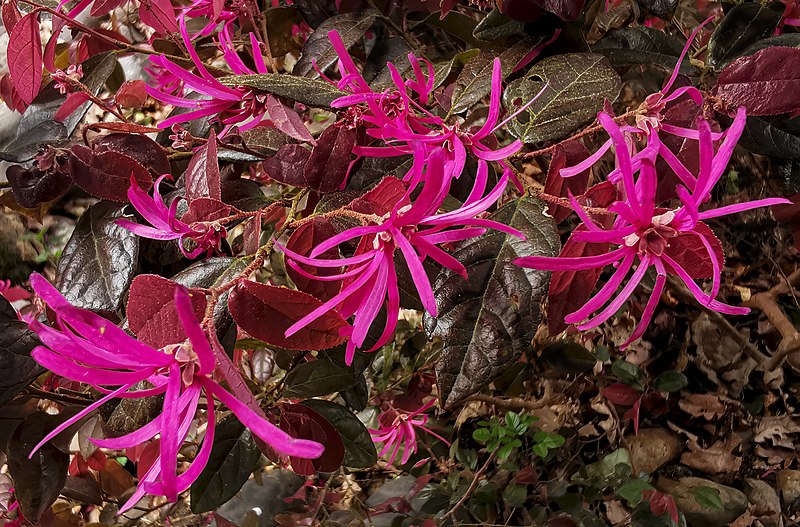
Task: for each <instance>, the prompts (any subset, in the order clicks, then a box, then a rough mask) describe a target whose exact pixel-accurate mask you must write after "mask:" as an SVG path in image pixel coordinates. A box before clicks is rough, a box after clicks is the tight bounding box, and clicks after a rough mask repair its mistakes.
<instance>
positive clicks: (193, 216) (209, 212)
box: [181, 198, 232, 223]
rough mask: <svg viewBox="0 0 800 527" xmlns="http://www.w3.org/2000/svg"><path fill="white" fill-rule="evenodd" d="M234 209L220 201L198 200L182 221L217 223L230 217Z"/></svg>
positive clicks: (210, 199) (192, 203) (182, 217)
mask: <svg viewBox="0 0 800 527" xmlns="http://www.w3.org/2000/svg"><path fill="white" fill-rule="evenodd" d="M231 210H232V207H231V206H230V205H228V204H227V203H223V202H222V201H220V200H218V199H212V198H197V199H195V200H194V201H192V202H191V203H190V204H189V210H187V211H186V214H184V215H183V216H181V221H183V222H185V223H194V222H196V221H215V220H218V219H220V218H225V217H226V216H230V214H231Z"/></svg>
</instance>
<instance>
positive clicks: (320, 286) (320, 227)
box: [286, 217, 342, 302]
mask: <svg viewBox="0 0 800 527" xmlns="http://www.w3.org/2000/svg"><path fill="white" fill-rule="evenodd" d="M334 235H336V229H334V228H333V225H331V222H330V220H328V219H326V218H321V217H316V218H314V219H313V220H312V221H309V222H308V223H304V224H303V225H301V226H300V227H299V228H298V229H297V230H295V231H294V232H293V233H292V236H291V237H290V238H289V241H288V242H286V247H287V248H288V249H289V250H291V251H294V252H296V253H299V254H302V255H304V256H307V255H308V254H309V253H310V252H311V250H312V249H313V248H314V247H316V246H317V245H319V244H320V243H322V242H323V241H325V240H327V239H328V238H330V237H332V236H334ZM319 257H320V258H330V259H334V258H338V257H339V251H338V249H335V248H332V249H329V250H328V251H326V252H324V253H322V254H321V255H319ZM299 265H300V267H301V268H302V269H303V270H304V271H306V272H308V273H311V274H313V275H318V276H328V275H333V274H339V273H341V272H342V269H341V268H340V267H312V266H309V265H305V264H299ZM286 273H287V274H288V275H289V278H291V279H292V282H294V284H295V285H296V286H297V289H299V290H300V291H303V292H305V293H308V294H309V295H312V296H313V297H315V298H318V299H320V300H322V301H323V302H324V301H327V300H330V299H331V298H333V297H334V296H335V295H336V294H337V293H338V292H339V290H340V289H341V288H342V282H341V281H339V280H337V281H335V282H326V281H320V280H312V279H310V278H307V277H305V276H303V275H301V274H300V273H298V272H297V271H295V270H294V268H292V267H290V266H288V265H287V266H286Z"/></svg>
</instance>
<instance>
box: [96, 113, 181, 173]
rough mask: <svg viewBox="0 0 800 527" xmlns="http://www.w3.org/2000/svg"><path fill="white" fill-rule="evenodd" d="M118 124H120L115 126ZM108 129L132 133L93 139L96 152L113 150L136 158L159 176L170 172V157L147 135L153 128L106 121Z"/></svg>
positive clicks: (105, 126)
mask: <svg viewBox="0 0 800 527" xmlns="http://www.w3.org/2000/svg"><path fill="white" fill-rule="evenodd" d="M113 125H118V126H113ZM103 128H104V129H106V130H119V131H123V132H132V133H116V134H108V135H104V136H102V137H99V138H97V139H95V140H93V141H92V147H93V148H94V150H95V152H98V153H99V152H105V151H107V150H113V151H115V152H119V153H121V154H125V155H126V156H128V157H130V158H132V159H135V160H136V162H137V163H139V164H140V165H142V166H143V167H145V168H147V169H149V170H150V174H151V175H153V176H154V177H158V176H160V175H162V174H169V173H170V170H171V169H170V166H169V158H167V154H166V152H164V149H163V148H161V146H160V145H159V144H158V143H156V142H155V141H153V140H152V139H150V138H149V137H147V136H145V135H135V134H139V133H148V132H150V131H152V129H150V128H148V127H146V126H137V125H132V124H128V123H105V124H104V126H103Z"/></svg>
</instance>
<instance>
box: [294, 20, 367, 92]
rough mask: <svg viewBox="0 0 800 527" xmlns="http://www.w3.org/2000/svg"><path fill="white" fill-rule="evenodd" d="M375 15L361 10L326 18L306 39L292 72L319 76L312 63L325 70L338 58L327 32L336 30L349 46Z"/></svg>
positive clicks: (298, 74)
mask: <svg viewBox="0 0 800 527" xmlns="http://www.w3.org/2000/svg"><path fill="white" fill-rule="evenodd" d="M376 17H377V14H376V13H375V12H373V11H361V12H358V13H345V14H341V15H334V16H332V17H330V18H328V19H327V20H325V21H324V22H323V23H322V24H320V26H319V27H318V28H316V30H315V31H314V32H313V33H312V34H311V35H310V36H309V37H308V40H306V43H305V45H304V46H303V54H302V56H301V57H300V60H298V61H297V64H295V66H294V70H292V73H294V75H297V76H300V77H311V78H317V77H319V73H317V71H316V69H314V64H316V66H317V68H319V69H320V71H325V70H326V69H328V68H329V67H330V66H332V65H333V64H334V63H335V62H336V60H337V59H338V55H337V54H336V51H335V50H334V49H333V46H332V45H331V42H330V40H329V39H328V32H329V31H337V32H338V33H339V36H340V37H341V39H342V42H343V43H344V45H345V47H347V48H350V47H351V46H353V45H354V44H355V43H356V42H358V41H359V40H360V39H361V37H362V36H364V33H366V32H367V30H368V29H369V28H370V26H372V23H373V22H375V18H376Z"/></svg>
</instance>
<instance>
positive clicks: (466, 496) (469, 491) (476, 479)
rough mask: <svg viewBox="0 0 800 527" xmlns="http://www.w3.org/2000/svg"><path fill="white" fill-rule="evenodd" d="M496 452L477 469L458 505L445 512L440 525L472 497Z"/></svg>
mask: <svg viewBox="0 0 800 527" xmlns="http://www.w3.org/2000/svg"><path fill="white" fill-rule="evenodd" d="M497 452H498V451H497V450H495V451H494V452H492V454H491V455H490V456H489V459H487V460H486V463H484V464H483V466H482V467H481V468H479V469H478V471H477V472H476V473H475V475H474V476H473V477H472V483H470V484H469V487H467V491H466V492H465V493H464V495H463V496H461V499H459V500H458V503H456V504H455V505H453V508H452V509H450V510H449V511H447V514H445V515H444V516H442V519H441V520H440V524H444V522H445V520H447V518H450V517H451V516H453V515H454V514H455V513H456V511H458V509H460V508H461V506H462V505H463V504H464V502H465V501H467V500H468V499H469V497H470V496H471V495H472V493H473V492H475V489H476V488H477V487H478V482H479V481H480V478H481V476H483V474H484V473H485V472H486V471H487V470H489V465H490V464H491V463H492V461H494V458H495V457H497Z"/></svg>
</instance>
